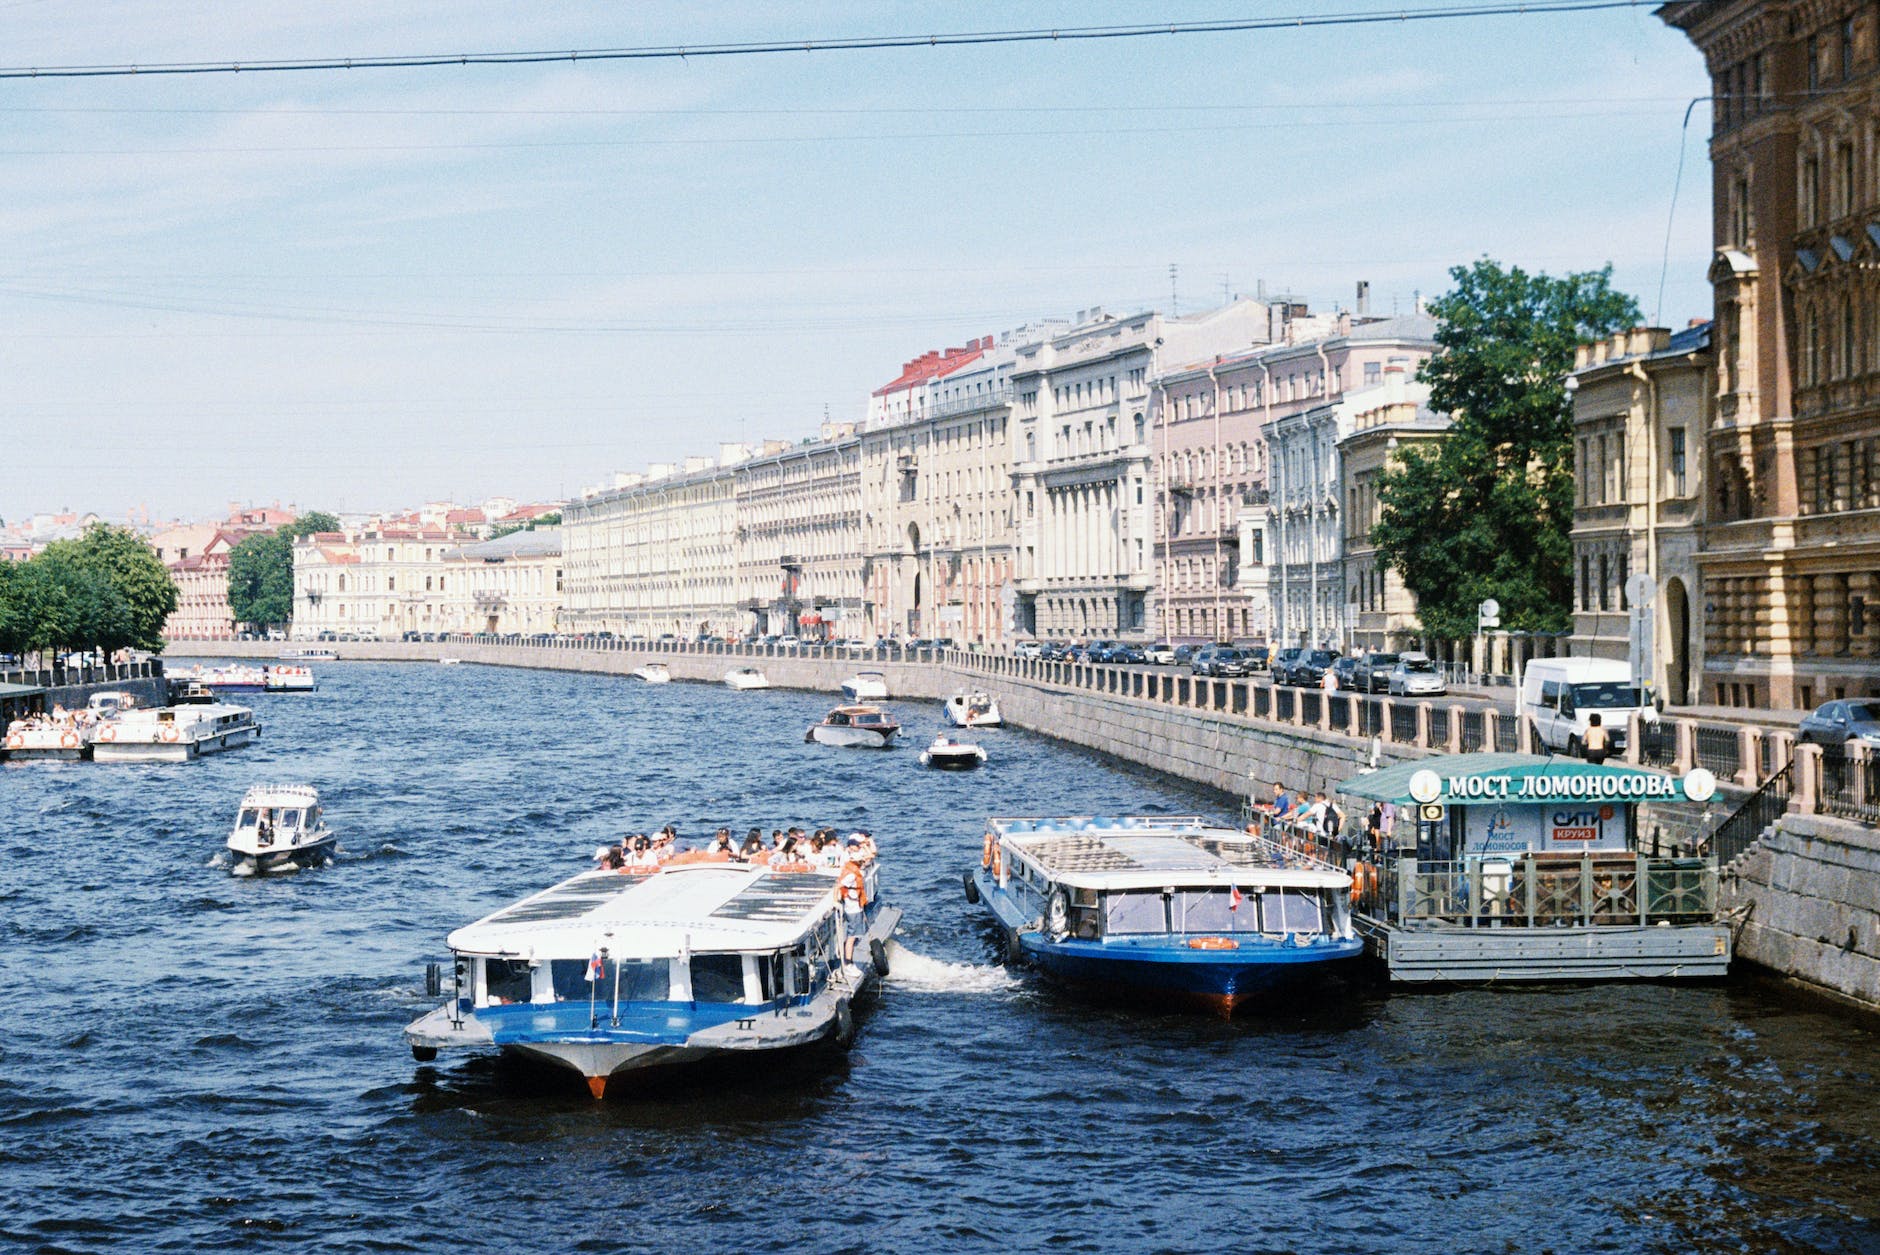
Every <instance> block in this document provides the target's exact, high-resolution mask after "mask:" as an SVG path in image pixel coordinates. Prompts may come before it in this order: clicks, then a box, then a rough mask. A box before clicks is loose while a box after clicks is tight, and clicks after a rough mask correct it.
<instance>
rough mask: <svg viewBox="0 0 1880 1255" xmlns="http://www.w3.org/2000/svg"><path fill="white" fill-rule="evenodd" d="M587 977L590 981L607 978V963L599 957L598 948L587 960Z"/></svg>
mask: <svg viewBox="0 0 1880 1255" xmlns="http://www.w3.org/2000/svg"><path fill="white" fill-rule="evenodd" d="M587 978H588V980H590V981H599V980H605V979H606V978H607V964H606V962H605V961H604V960H603V959H602V958H601V952H600V951H599V950H596V951H595V952H594V957H593V958H591V959H589V960H588V970H587Z"/></svg>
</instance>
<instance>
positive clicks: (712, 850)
mask: <svg viewBox="0 0 1880 1255" xmlns="http://www.w3.org/2000/svg"><path fill="white" fill-rule="evenodd" d="M706 852H707V853H708V854H723V855H725V856H726V857H727V858H728V857H730V856H731V855H733V854H736V853H737V852H738V850H737V847H736V846H734V845H732V844H731V829H729V828H720V829H719V830H718V831H717V832H715V833H713V834H712V843H711V845H709V846H707V847H706Z"/></svg>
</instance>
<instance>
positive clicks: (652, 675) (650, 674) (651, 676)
mask: <svg viewBox="0 0 1880 1255" xmlns="http://www.w3.org/2000/svg"><path fill="white" fill-rule="evenodd" d="M632 675H633V678H634V679H636V680H645V681H646V682H647V683H648V684H671V683H672V668H671V667H668V666H667V665H666V664H665V663H663V662H646V663H641V664H640V665H639V666H637V667H635V668H634V669H633V671H632Z"/></svg>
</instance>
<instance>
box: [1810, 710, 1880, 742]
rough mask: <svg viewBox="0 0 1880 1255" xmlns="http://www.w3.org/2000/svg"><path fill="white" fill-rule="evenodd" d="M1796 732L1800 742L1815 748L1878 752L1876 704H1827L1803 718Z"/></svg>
mask: <svg viewBox="0 0 1880 1255" xmlns="http://www.w3.org/2000/svg"><path fill="white" fill-rule="evenodd" d="M1796 731H1797V734H1798V735H1799V736H1800V738H1801V739H1802V740H1803V741H1810V742H1813V743H1814V744H1816V745H1829V746H1833V747H1835V748H1836V749H1839V748H1840V747H1842V746H1844V745H1854V744H1861V745H1866V746H1869V747H1872V748H1874V749H1880V701H1875V700H1871V699H1870V700H1868V701H1864V702H1863V701H1844V702H1829V703H1827V704H1826V705H1824V706H1822V707H1820V708H1819V709H1817V710H1816V711H1815V712H1814V713H1813V714H1811V715H1809V716H1808V717H1807V718H1805V719H1803V720H1802V722H1801V724H1800V726H1799V727H1798V728H1797V729H1796Z"/></svg>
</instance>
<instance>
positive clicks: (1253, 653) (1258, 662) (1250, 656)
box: [1234, 645, 1272, 671]
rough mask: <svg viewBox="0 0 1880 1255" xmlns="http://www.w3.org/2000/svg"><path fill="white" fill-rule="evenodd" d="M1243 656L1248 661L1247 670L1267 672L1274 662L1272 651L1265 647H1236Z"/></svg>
mask: <svg viewBox="0 0 1880 1255" xmlns="http://www.w3.org/2000/svg"><path fill="white" fill-rule="evenodd" d="M1234 648H1235V649H1238V650H1239V651H1240V653H1241V656H1242V657H1243V658H1245V659H1246V660H1247V670H1249V671H1265V670H1267V669H1268V667H1269V665H1270V663H1271V661H1272V651H1271V650H1269V649H1268V648H1267V647H1266V646H1265V645H1236V646H1234Z"/></svg>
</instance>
